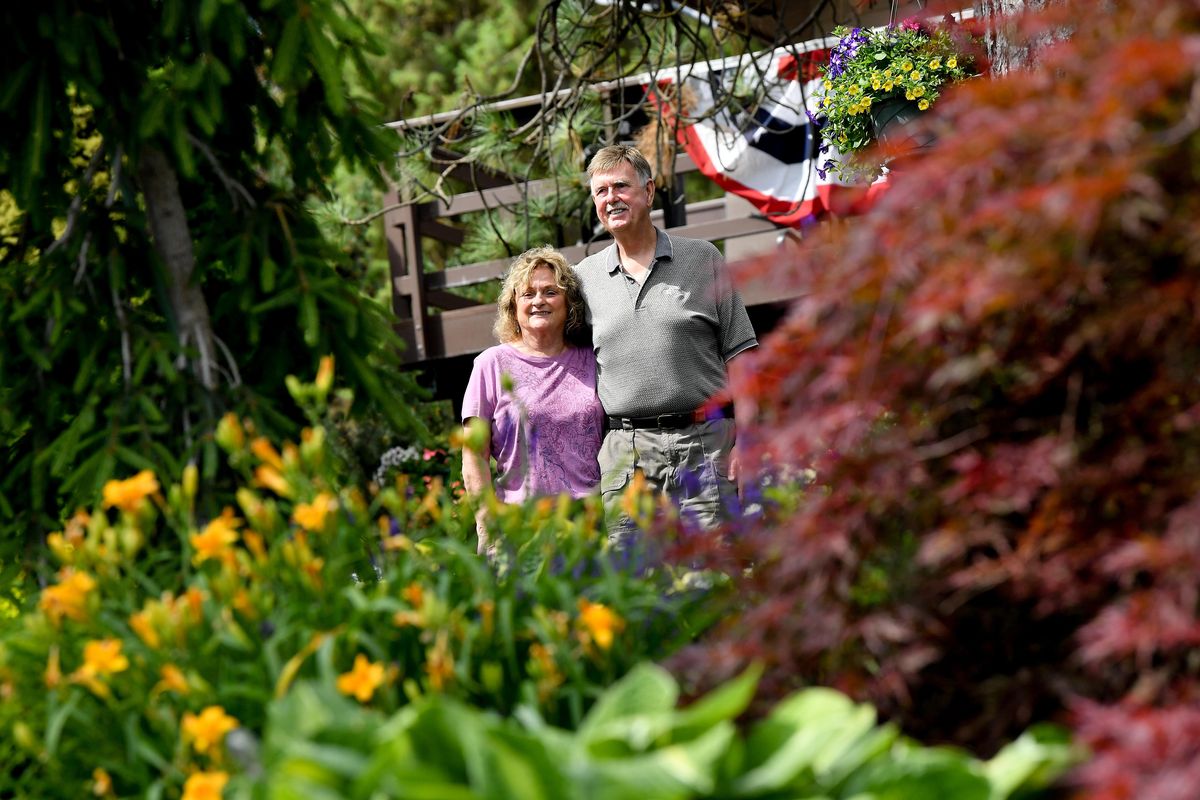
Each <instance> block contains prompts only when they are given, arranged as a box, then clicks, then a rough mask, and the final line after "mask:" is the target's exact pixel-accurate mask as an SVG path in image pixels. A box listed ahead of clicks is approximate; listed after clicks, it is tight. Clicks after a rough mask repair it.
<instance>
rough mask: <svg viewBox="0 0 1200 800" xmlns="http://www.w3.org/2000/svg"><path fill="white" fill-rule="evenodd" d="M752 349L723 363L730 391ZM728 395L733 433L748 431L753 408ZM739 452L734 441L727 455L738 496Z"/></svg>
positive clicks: (740, 474)
mask: <svg viewBox="0 0 1200 800" xmlns="http://www.w3.org/2000/svg"><path fill="white" fill-rule="evenodd" d="M754 347H757V343H756V344H755V345H752V346H751V347H747V348H746V349H745V350H742V351H741V352H739V353H737V354H736V355H734V356H732V357H731V358H730V359H729V360H728V361H726V362H725V370H726V373H727V375H728V380H729V386H730V388H731V390H732V387H733V385H734V374H735V372H736V371H738V370H740V369H741V368H742V367H743V366H745V365H746V364H747V363H748V362H747V360H746V359H745V354H746V352H747V351H748V350H753V349H754ZM735 364H740V365H741V366H734V365H735ZM730 395H731V396H732V398H733V426H734V430H735V431H746V430H749V428H750V425H752V424H753V422H754V410H753V408H751V407H750V405H749V404H748V402H747V401H746V400H745V399H740V398H741V393H739V392H734V391H730ZM740 450H741V447H740V445H739V444H738V440H737V439H735V440H734V443H733V452H731V453H730V454H729V480H731V481H733V482H734V483H736V484H737V487H738V494H739V495H740V494H741V493H742V478H743V470H742V463H741V462H742V459H741V452H740Z"/></svg>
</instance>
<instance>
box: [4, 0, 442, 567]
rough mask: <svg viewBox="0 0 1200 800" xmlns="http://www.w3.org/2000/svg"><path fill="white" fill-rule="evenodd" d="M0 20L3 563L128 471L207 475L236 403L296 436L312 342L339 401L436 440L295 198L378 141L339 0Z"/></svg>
mask: <svg viewBox="0 0 1200 800" xmlns="http://www.w3.org/2000/svg"><path fill="white" fill-rule="evenodd" d="M0 23H2V24H3V33H2V34H0V36H3V37H4V47H3V48H2V49H3V52H2V53H0V65H2V69H0V74H2V75H3V78H2V79H0V80H2V83H0V123H2V125H0V128H2V129H3V132H2V133H0V137H3V139H2V140H0V182H3V183H4V184H5V185H6V188H7V190H8V191H7V192H6V193H5V194H4V197H3V199H4V206H3V215H4V220H3V229H2V234H3V240H2V243H0V246H2V247H3V252H4V261H3V264H2V265H0V297H2V298H3V302H0V325H2V326H3V329H4V330H5V336H4V337H3V343H2V344H0V348H2V349H0V386H3V387H4V388H3V390H2V391H3V401H4V402H3V403H2V404H0V442H2V443H3V448H4V456H3V457H2V458H3V460H2V461H0V464H2V467H0V561H2V562H3V563H5V564H8V565H14V564H17V563H19V562H20V561H21V560H22V558H23V557H26V556H29V555H33V554H32V553H25V552H23V550H24V547H25V545H26V543H27V540H28V539H29V538H31V537H32V536H34V535H35V534H36V533H37V532H38V531H39V530H41V531H44V530H49V529H50V528H51V527H52V526H54V525H57V524H61V522H60V520H59V519H58V513H59V510H60V509H63V508H66V509H68V510H69V509H73V508H74V507H76V506H79V505H87V504H90V503H91V502H93V501H94V499H95V497H96V495H97V493H98V491H99V489H100V487H101V486H102V485H103V484H104V482H105V481H106V480H107V479H108V478H109V477H111V476H112V475H114V474H117V473H118V472H124V471H127V470H141V469H155V470H160V471H162V472H163V473H164V474H179V472H180V470H181V468H182V465H183V464H184V463H187V462H192V463H197V464H199V465H200V467H201V470H202V472H203V473H204V475H205V477H206V478H207V479H212V478H214V477H216V476H217V472H218V458H217V452H216V449H215V447H214V445H213V443H212V439H211V433H212V430H213V427H214V426H215V424H216V422H217V420H218V419H220V417H221V416H222V414H223V413H224V412H225V411H226V410H229V409H236V410H237V411H238V413H239V415H242V416H247V417H249V418H252V419H253V420H254V421H255V424H256V426H257V427H258V429H259V430H260V431H261V432H263V433H268V434H271V435H273V436H276V437H280V438H282V437H285V436H295V435H296V433H297V432H298V430H299V426H300V424H301V422H302V419H301V418H300V417H299V416H298V415H297V414H296V413H295V410H294V408H293V407H292V406H291V405H290V403H288V402H287V400H286V397H285V396H284V395H283V392H282V387H283V377H284V376H285V375H287V374H289V373H307V372H309V371H311V370H312V369H313V367H314V366H315V364H316V361H317V358H318V356H319V355H321V354H326V353H333V354H335V355H336V356H337V358H338V362H339V363H340V364H341V365H343V375H344V379H345V381H346V382H347V384H348V385H350V386H351V387H352V388H354V389H357V392H356V396H357V397H358V404H359V405H358V407H357V408H356V409H354V412H353V413H355V414H358V413H364V414H365V413H377V414H379V415H382V416H383V417H384V418H385V419H386V420H387V422H388V424H389V425H391V426H392V427H393V428H394V429H395V430H397V431H399V432H402V433H403V434H404V435H406V436H408V437H410V438H420V437H424V436H427V433H426V432H425V431H424V430H423V426H422V425H421V423H420V420H419V419H418V418H417V416H416V415H415V414H414V413H413V410H412V402H411V401H412V400H414V399H417V398H419V396H420V392H419V391H418V389H417V387H416V385H415V383H414V381H413V380H412V379H411V377H410V376H408V375H405V374H402V373H401V372H400V371H399V369H398V359H397V348H398V347H399V346H400V344H399V340H398V339H397V337H395V336H394V335H393V333H392V331H391V324H390V322H389V319H388V317H387V315H386V312H385V311H384V310H383V309H382V308H381V307H380V306H378V305H377V304H375V303H374V302H371V301H369V300H366V299H364V298H363V297H362V296H360V295H359V293H358V292H357V291H356V289H357V287H358V286H359V285H363V284H364V282H365V281H364V279H362V278H360V277H358V276H356V275H354V274H353V273H352V272H349V271H348V270H347V265H346V264H345V262H344V261H343V258H342V256H341V255H340V254H339V253H338V252H337V251H336V250H335V249H334V248H333V247H331V245H330V243H329V242H328V241H327V240H326V238H325V236H324V235H323V234H322V233H321V231H320V230H319V229H318V227H317V225H316V224H315V223H314V219H313V215H312V214H311V213H310V211H309V210H308V209H307V207H306V201H307V200H308V199H309V197H310V195H311V193H313V192H321V191H323V189H324V186H325V183H326V181H327V179H328V177H329V176H330V175H332V174H333V173H334V172H335V170H338V169H341V168H344V167H345V166H346V165H353V164H357V165H359V166H360V167H364V166H365V167H368V168H370V169H371V170H372V172H373V167H374V166H375V165H376V164H378V163H380V162H381V161H384V160H386V159H387V158H388V157H389V156H390V153H391V144H392V143H391V140H390V137H389V136H388V135H387V133H386V132H385V131H383V130H382V129H381V128H380V127H379V122H380V119H381V115H380V112H379V110H378V107H377V106H376V105H374V104H373V103H372V102H371V101H370V100H369V99H368V97H367V96H366V95H365V94H364V93H363V91H361V90H360V88H359V87H362V86H365V85H366V83H365V81H367V80H368V79H369V76H370V72H369V70H366V69H364V68H365V61H364V58H365V56H366V54H367V53H369V52H371V51H373V50H375V49H376V47H375V44H374V43H373V39H372V38H371V37H370V36H369V35H368V34H367V33H366V31H365V30H364V29H363V28H362V26H361V25H359V24H358V23H357V22H356V21H355V20H354V19H353V18H351V17H346V16H345V15H344V14H343V9H342V8H341V7H340V5H338V4H336V3H334V2H331V0H318V2H305V3H299V2H292V1H290V0H284V2H262V3H259V2H252V1H248V2H226V3H216V2H211V3H203V4H189V3H183V2H179V0H168V1H167V2H161V3H148V2H136V1H135V0H126V2H120V3H116V4H110V6H108V7H107V12H106V13H103V14H101V13H74V12H68V11H66V10H65V7H64V6H63V5H62V4H58V3H51V4H49V5H47V6H45V7H39V8H38V9H37V10H35V11H30V10H26V9H20V10H18V9H15V8H10V9H7V10H5V11H3V12H0ZM159 161H161V162H162V164H163V168H162V169H160V170H158V171H157V172H154V171H152V170H151V168H150V165H151V164H155V163H158V162H159ZM151 196H153V197H155V198H160V197H164V196H165V197H168V198H171V199H173V200H177V201H178V203H179V207H180V209H181V210H180V211H179V212H178V213H175V212H174V211H173V210H172V211H170V212H169V213H168V212H167V210H166V209H165V208H164V207H163V206H162V201H161V200H156V201H155V202H154V203H151V202H150V200H149V199H148V198H150V197H151ZM189 292H190V294H189ZM205 486H206V491H216V492H220V491H221V484H220V483H219V482H214V481H211V480H209V481H206V484H205ZM212 501H213V500H212V498H208V499H206V500H205V502H212Z"/></svg>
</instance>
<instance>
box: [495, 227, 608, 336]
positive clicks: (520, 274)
mask: <svg viewBox="0 0 1200 800" xmlns="http://www.w3.org/2000/svg"><path fill="white" fill-rule="evenodd" d="M538 267H547V268H548V269H549V270H550V271H551V272H553V273H554V284H555V285H556V286H557V287H558V288H559V289H561V290H562V291H563V292H564V294H565V295H566V298H567V322H566V325H565V326H564V327H563V338H565V339H566V340H567V341H568V342H570V343H571V344H574V345H579V346H583V345H590V344H591V341H589V337H588V336H587V311H586V308H585V307H584V304H583V290H582V289H581V288H580V286H579V277H578V276H577V275H576V274H575V270H573V269H572V268H571V265H570V264H568V263H567V259H565V258H564V257H563V255H562V253H560V252H558V251H557V250H555V249H554V248H553V247H551V246H549V245H543V246H541V247H535V248H533V249H532V250H526V251H525V252H524V253H521V255H519V256H517V257H516V258H514V259H513V262H512V265H511V266H510V267H509V268H508V274H507V275H505V276H504V285H503V286H501V287H500V296H499V297H498V298H497V299H496V324H495V326H494V327H493V328H492V333H493V334H494V335H495V337H496V339H497V340H498V341H500V342H504V343H508V342H515V341H516V340H518V339H520V338H521V326H520V325H518V324H517V295H519V294H520V293H521V292H524V291H525V289H526V288H527V287H528V286H529V282H530V281H531V280H533V271H534V270H535V269H537V268H538Z"/></svg>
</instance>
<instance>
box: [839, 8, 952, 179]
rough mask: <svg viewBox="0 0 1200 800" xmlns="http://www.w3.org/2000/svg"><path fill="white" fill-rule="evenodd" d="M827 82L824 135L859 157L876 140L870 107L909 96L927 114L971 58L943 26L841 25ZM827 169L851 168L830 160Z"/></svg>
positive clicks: (912, 23) (909, 23) (911, 22)
mask: <svg viewBox="0 0 1200 800" xmlns="http://www.w3.org/2000/svg"><path fill="white" fill-rule="evenodd" d="M833 33H834V35H835V36H838V37H840V38H839V41H838V43H837V44H836V45H834V47H833V49H832V50H831V51H830V55H829V64H828V66H825V67H822V74H823V75H824V81H823V82H822V84H821V88H820V89H819V90H818V93H817V99H818V108H819V111H818V112H817V116H818V117H823V118H824V119H823V121H822V123H821V136H822V138H823V139H824V141H825V145H826V147H825V149H824V150H823V152H825V151H827V150H828V148H829V147H830V146H832V147H833V148H836V149H837V150H838V152H840V153H842V154H852V153H858V152H860V151H862V150H864V149H865V148H867V147H868V146H870V145H871V144H872V143H873V142H874V138H875V131H874V128H873V126H872V123H871V109H872V108H873V107H875V106H877V105H879V104H880V103H882V102H883V101H885V100H889V99H892V98H904V99H905V100H909V101H912V102H914V103H916V106H917V108H918V109H919V110H921V111H925V110H927V109H928V108H929V107H930V106H931V105H932V104H933V102H934V101H935V100H937V98H938V95H939V94H940V92H941V89H942V87H943V86H945V85H946V84H948V83H951V82H953V81H958V80H962V79H963V78H966V77H967V76H968V75H970V74H971V67H972V57H971V55H970V52H969V50H968V49H967V48H966V47H964V44H963V42H961V41H959V40H956V38H955V37H954V36H952V35H951V33H950V32H949V31H948V30H946V29H944V28H936V29H931V28H929V27H928V26H926V25H925V24H924V23H920V22H917V21H916V20H912V19H909V20H906V21H904V22H902V23H901V24H900V25H899V26H895V27H891V26H889V27H886V28H877V29H864V28H846V27H845V26H839V27H837V28H835V29H834V31H833ZM823 169H826V170H833V171H835V172H841V171H844V170H845V169H846V166H845V165H844V164H842V163H839V161H838V160H837V159H829V160H827V161H826V162H825V164H824V166H823Z"/></svg>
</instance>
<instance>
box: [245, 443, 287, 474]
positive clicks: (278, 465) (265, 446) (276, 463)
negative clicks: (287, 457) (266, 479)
mask: <svg viewBox="0 0 1200 800" xmlns="http://www.w3.org/2000/svg"><path fill="white" fill-rule="evenodd" d="M250 452H251V453H254V455H255V456H257V457H258V460H259V461H261V462H263V463H264V464H269V465H271V466H272V467H274V468H275V469H283V459H282V458H281V457H280V455H279V451H277V450H276V449H275V446H274V445H272V444H271V443H270V442H269V441H268V440H267V439H266V438H264V437H262V436H259V437H258V438H257V439H255V440H254V441H252V442H250Z"/></svg>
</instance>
